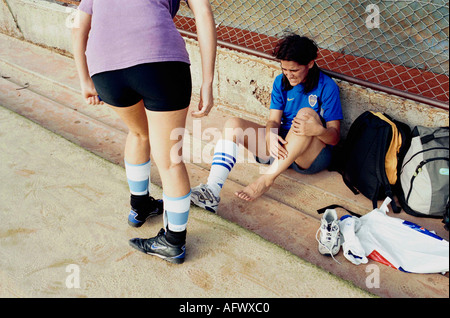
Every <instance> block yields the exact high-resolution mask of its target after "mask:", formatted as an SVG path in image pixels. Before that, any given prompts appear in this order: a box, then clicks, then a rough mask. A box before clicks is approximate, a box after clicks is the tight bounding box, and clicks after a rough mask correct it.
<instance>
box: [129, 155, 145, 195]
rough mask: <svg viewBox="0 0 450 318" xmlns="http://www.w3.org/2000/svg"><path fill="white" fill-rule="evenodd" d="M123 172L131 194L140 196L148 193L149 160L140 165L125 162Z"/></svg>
mask: <svg viewBox="0 0 450 318" xmlns="http://www.w3.org/2000/svg"><path fill="white" fill-rule="evenodd" d="M125 172H126V175H127V180H128V186H129V187H130V192H131V194H133V195H139V196H141V195H146V194H148V193H149V190H150V189H149V185H150V160H149V161H147V162H144V163H141V164H130V163H128V162H126V161H125Z"/></svg>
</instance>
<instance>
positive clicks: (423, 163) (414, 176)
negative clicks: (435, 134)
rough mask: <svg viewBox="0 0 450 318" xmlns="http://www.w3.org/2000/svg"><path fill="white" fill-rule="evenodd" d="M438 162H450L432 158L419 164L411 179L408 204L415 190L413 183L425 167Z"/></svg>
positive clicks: (407, 198)
mask: <svg viewBox="0 0 450 318" xmlns="http://www.w3.org/2000/svg"><path fill="white" fill-rule="evenodd" d="M438 160H445V161H449V159H448V158H447V157H435V158H431V159H427V160H423V161H422V162H421V163H419V165H418V166H417V168H416V171H415V172H414V174H413V176H412V178H411V183H410V186H409V191H408V195H407V196H406V202H407V203H408V202H409V197H410V195H411V191H412V188H413V183H414V180H415V179H416V177H417V176H418V175H419V173H420V172H422V170H423V169H422V168H423V166H424V165H426V164H427V163H430V162H433V161H438Z"/></svg>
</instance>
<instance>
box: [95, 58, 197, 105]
mask: <svg viewBox="0 0 450 318" xmlns="http://www.w3.org/2000/svg"><path fill="white" fill-rule="evenodd" d="M92 80H93V82H94V85H95V89H96V90H97V93H98V96H99V97H100V99H101V100H102V101H104V102H105V103H106V104H109V105H112V106H117V107H128V106H132V105H135V104H137V103H138V102H139V101H141V100H143V101H144V105H145V108H147V109H148V110H152V111H171V110H180V109H184V108H186V107H188V106H189V103H190V101H191V94H192V79H191V68H190V65H189V64H187V63H184V62H158V63H146V64H140V65H136V66H132V67H129V68H125V69H120V70H114V71H107V72H102V73H98V74H95V75H94V76H92Z"/></svg>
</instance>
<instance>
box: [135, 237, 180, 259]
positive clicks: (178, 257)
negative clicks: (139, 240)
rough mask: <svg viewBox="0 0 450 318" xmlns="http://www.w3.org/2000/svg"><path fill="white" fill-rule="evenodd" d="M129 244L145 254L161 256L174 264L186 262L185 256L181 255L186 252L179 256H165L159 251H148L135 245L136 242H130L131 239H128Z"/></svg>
mask: <svg viewBox="0 0 450 318" xmlns="http://www.w3.org/2000/svg"><path fill="white" fill-rule="evenodd" d="M128 244H129V245H130V246H131V247H133V248H135V249H137V250H138V251H140V252H142V253H144V254H147V255H151V256H157V257H159V258H161V259H163V260H165V261H166V262H169V263H172V264H183V263H184V256H183V257H180V256H181V255H184V254H185V253H186V252H183V253H182V254H180V255H177V256H173V257H168V256H164V255H161V254H157V253H151V252H147V251H145V250H143V249H142V248H140V247H139V246H136V245H134V244H133V243H132V242H130V241H128Z"/></svg>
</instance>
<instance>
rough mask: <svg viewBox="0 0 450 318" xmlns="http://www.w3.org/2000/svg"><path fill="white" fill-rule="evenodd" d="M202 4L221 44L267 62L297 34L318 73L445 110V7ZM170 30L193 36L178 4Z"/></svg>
mask: <svg viewBox="0 0 450 318" xmlns="http://www.w3.org/2000/svg"><path fill="white" fill-rule="evenodd" d="M61 2H71V3H74V2H79V1H75V0H70V1H69V0H61ZM210 2H211V5H212V7H213V11H214V16H215V21H216V23H217V32H218V39H219V40H220V42H221V43H226V44H232V45H234V46H239V47H243V48H246V49H250V50H251V51H252V52H254V53H255V54H259V53H261V54H266V55H267V54H272V51H273V48H274V46H275V45H276V43H277V41H278V39H279V38H280V37H281V36H283V34H285V33H286V32H294V33H297V34H299V35H305V36H308V37H310V38H312V39H313V40H314V41H315V42H316V43H317V45H318V46H319V48H320V51H319V58H318V60H317V64H318V65H319V67H321V68H322V69H323V70H325V71H329V73H330V74H332V75H335V77H339V76H340V75H342V76H344V78H345V79H350V81H352V79H354V80H355V81H354V82H356V83H358V84H361V85H365V84H367V85H368V86H370V87H372V88H373V87H375V88H380V89H381V90H383V88H392V90H389V92H392V93H394V94H395V93H398V95H400V96H402V92H406V94H407V97H411V98H412V99H416V100H419V101H422V102H423V101H424V102H426V103H429V104H431V105H435V106H438V107H442V108H447V109H448V102H449V51H448V48H449V4H448V2H447V1H444V0H419V1H415V0H404V1H402V0H369V1H361V0H235V1H229V0H211V1H210ZM175 23H176V25H177V27H178V28H179V29H180V30H184V31H187V32H190V33H195V22H194V20H193V15H192V12H191V11H190V10H189V8H188V7H187V5H186V4H185V3H184V2H183V3H182V5H181V8H180V11H179V13H178V16H177V17H176V18H175ZM247 51H248V50H247ZM372 84H374V85H372ZM415 97H417V98H415Z"/></svg>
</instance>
